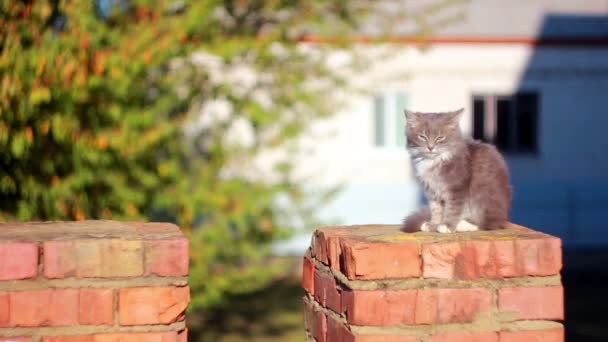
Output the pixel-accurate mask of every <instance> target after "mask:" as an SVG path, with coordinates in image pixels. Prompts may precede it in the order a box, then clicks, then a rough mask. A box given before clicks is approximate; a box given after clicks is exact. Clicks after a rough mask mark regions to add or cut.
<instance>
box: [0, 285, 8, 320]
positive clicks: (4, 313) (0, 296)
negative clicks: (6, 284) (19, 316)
mask: <svg viewBox="0 0 608 342" xmlns="http://www.w3.org/2000/svg"><path fill="white" fill-rule="evenodd" d="M9 314H10V306H9V297H8V293H6V292H0V327H6V326H8V325H9V322H10V315H9Z"/></svg>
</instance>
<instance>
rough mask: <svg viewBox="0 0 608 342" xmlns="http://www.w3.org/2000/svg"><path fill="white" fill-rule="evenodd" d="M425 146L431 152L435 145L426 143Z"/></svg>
mask: <svg viewBox="0 0 608 342" xmlns="http://www.w3.org/2000/svg"><path fill="white" fill-rule="evenodd" d="M426 148H427V149H428V150H429V152H433V149H434V148H435V146H433V145H426Z"/></svg>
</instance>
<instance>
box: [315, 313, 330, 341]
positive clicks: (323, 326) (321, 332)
mask: <svg viewBox="0 0 608 342" xmlns="http://www.w3.org/2000/svg"><path fill="white" fill-rule="evenodd" d="M314 315H315V325H314V326H315V328H314V330H313V336H314V338H315V339H316V340H317V342H326V341H327V317H326V316H325V314H324V313H323V312H321V311H315V312H314ZM328 342H330V341H328Z"/></svg>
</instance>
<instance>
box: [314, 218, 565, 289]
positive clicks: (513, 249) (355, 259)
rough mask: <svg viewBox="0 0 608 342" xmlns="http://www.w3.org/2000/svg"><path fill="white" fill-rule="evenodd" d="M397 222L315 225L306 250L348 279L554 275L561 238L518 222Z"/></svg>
mask: <svg viewBox="0 0 608 342" xmlns="http://www.w3.org/2000/svg"><path fill="white" fill-rule="evenodd" d="M400 228H401V227H400V226H399V225H359V226H332V227H321V228H319V229H317V230H316V231H315V233H314V236H313V243H312V246H311V247H312V254H313V255H314V257H315V258H316V259H317V260H319V261H320V262H322V263H323V264H325V265H328V266H330V267H331V268H332V269H335V270H339V271H341V272H342V273H343V274H344V275H346V277H347V278H348V279H351V280H370V279H391V278H398V279H403V278H408V277H423V278H439V279H476V278H509V277H522V276H548V275H555V274H559V272H560V270H561V267H562V261H561V240H560V239H559V238H557V237H554V236H551V235H548V234H545V233H541V232H537V231H534V230H531V229H528V228H525V227H522V226H519V225H515V224H510V225H509V226H508V227H507V228H506V229H502V230H496V231H478V232H471V233H455V234H439V233H424V232H418V233H413V234H412V233H404V232H402V231H401V230H400Z"/></svg>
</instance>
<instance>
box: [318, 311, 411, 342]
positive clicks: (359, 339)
mask: <svg viewBox="0 0 608 342" xmlns="http://www.w3.org/2000/svg"><path fill="white" fill-rule="evenodd" d="M333 341H339V342H420V339H418V338H417V337H414V336H408V335H390V334H383V335H355V334H353V333H352V332H351V331H350V330H349V329H348V328H347V327H346V326H345V325H344V324H343V323H342V322H340V321H338V320H336V319H335V318H333V317H330V316H327V342H333Z"/></svg>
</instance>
